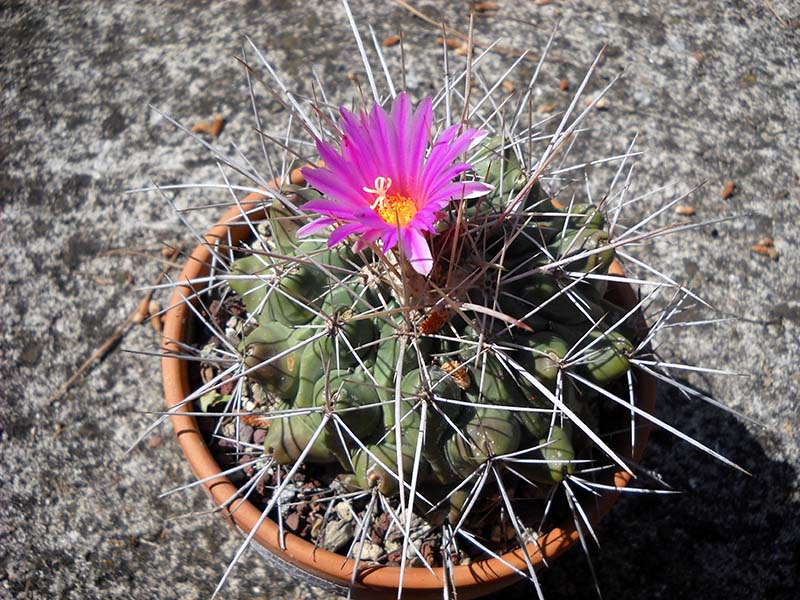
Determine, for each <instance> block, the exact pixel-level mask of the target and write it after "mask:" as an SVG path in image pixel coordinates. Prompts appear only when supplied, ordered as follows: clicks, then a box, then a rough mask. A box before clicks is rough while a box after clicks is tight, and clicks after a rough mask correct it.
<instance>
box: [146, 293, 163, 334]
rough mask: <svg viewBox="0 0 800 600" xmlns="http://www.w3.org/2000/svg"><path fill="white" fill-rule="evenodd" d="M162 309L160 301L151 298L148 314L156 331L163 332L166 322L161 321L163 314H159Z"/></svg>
mask: <svg viewBox="0 0 800 600" xmlns="http://www.w3.org/2000/svg"><path fill="white" fill-rule="evenodd" d="M160 311H161V307H160V306H159V305H158V302H156V301H155V300H151V301H150V302H149V303H148V305H147V314H148V316H149V317H150V325H152V326H153V329H155V331H156V333H161V331H162V330H163V329H164V324H163V323H162V322H161V315H160V314H158V313H159V312H160Z"/></svg>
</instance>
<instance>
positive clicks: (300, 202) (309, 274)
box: [226, 93, 645, 543]
mask: <svg viewBox="0 0 800 600" xmlns="http://www.w3.org/2000/svg"><path fill="white" fill-rule="evenodd" d="M340 114H341V120H340V123H339V127H340V129H341V133H340V138H339V140H338V147H336V146H335V145H334V144H335V141H334V143H329V142H325V141H322V140H317V148H318V150H319V154H320V157H321V158H322V161H321V162H320V163H319V165H317V166H309V167H306V168H304V169H303V175H304V179H306V180H307V181H306V183H305V185H302V186H300V185H285V186H283V187H282V188H281V190H280V192H281V194H282V195H283V196H285V197H286V198H287V199H288V201H287V202H285V203H281V202H277V201H273V202H271V203H270V204H269V205H268V206H267V207H266V208H265V213H266V220H265V224H266V226H267V227H268V232H269V235H268V236H266V237H265V238H264V239H261V240H259V242H258V243H257V244H256V246H255V247H252V248H250V249H249V251H242V252H241V253H240V255H239V257H238V258H236V260H234V261H233V262H232V263H231V265H230V269H229V273H228V276H227V277H226V282H227V285H228V286H229V289H230V290H232V291H233V292H235V294H236V295H237V296H238V297H239V298H240V299H241V301H242V302H243V303H244V306H245V307H246V311H247V315H248V318H247V322H246V324H245V326H244V328H243V331H242V335H241V336H240V341H239V342H238V347H237V351H238V352H239V354H240V356H241V375H243V376H244V378H245V381H246V383H245V384H243V385H244V386H245V387H250V388H256V392H257V394H256V395H258V396H259V397H261V398H263V399H265V403H264V404H263V405H262V406H260V407H259V408H258V411H256V412H257V413H258V414H259V415H260V416H261V417H262V418H263V423H264V427H265V428H267V433H266V437H265V439H264V441H263V450H264V453H265V455H266V456H268V457H269V458H270V460H271V461H272V464H273V465H283V466H287V467H291V466H294V465H300V464H302V465H318V466H319V468H321V469H327V470H333V471H334V472H337V473H338V475H337V476H336V481H337V485H340V486H341V489H343V490H345V491H349V492H352V491H358V490H363V491H372V492H374V493H378V494H380V496H381V497H383V498H384V499H385V500H386V501H387V502H389V503H395V504H396V503H397V502H400V503H401V505H403V506H413V507H415V508H414V511H415V515H416V517H418V518H422V519H423V520H425V521H427V522H429V523H432V524H436V525H441V524H442V523H445V522H446V523H449V525H450V526H453V527H456V526H459V525H460V524H462V523H463V522H465V521H466V520H467V519H468V518H469V516H470V510H471V509H472V508H473V507H474V506H475V504H476V499H477V498H476V494H478V493H479V492H480V490H481V488H482V487H483V484H481V485H480V486H477V485H475V483H476V481H478V480H481V479H483V480H484V481H485V479H486V478H487V477H488V476H489V474H490V473H497V474H499V475H501V476H503V475H504V476H510V477H513V478H515V479H516V480H517V482H518V483H519V482H524V485H525V490H524V492H522V493H521V495H522V496H523V497H525V498H547V497H548V496H550V495H552V493H553V491H554V489H556V488H557V487H558V486H559V485H560V484H561V483H562V482H564V480H565V479H567V478H569V477H571V476H572V475H573V474H574V473H575V472H576V469H579V467H580V465H581V464H582V463H586V462H592V461H594V460H595V459H597V452H598V448H599V451H600V454H601V455H603V454H604V453H607V454H608V455H609V456H611V457H612V459H613V460H615V461H618V462H622V459H621V458H620V457H618V456H617V455H616V454H615V453H613V452H612V451H611V450H610V449H609V448H608V446H607V444H606V442H604V441H603V436H604V435H605V433H604V432H603V431H602V430H601V428H600V426H599V421H600V420H601V419H602V415H601V414H600V413H601V410H600V408H599V404H600V403H599V401H598V399H599V396H600V394H601V391H602V390H606V389H615V388H616V389H618V390H621V391H617V392H615V393H619V394H621V395H623V396H624V395H625V394H626V393H627V389H628V386H629V384H631V383H632V382H633V380H634V379H635V377H636V375H635V374H634V372H633V371H632V366H631V362H630V359H631V357H632V356H633V355H634V354H635V353H636V352H637V351H641V348H640V343H641V342H642V340H643V339H644V334H645V331H644V329H643V324H642V322H641V321H640V319H641V317H640V313H639V311H638V310H636V306H634V307H631V306H620V305H619V304H618V303H617V301H618V299H617V298H616V297H615V296H614V295H609V294H607V293H606V292H607V287H608V280H609V279H613V277H612V276H611V275H609V268H610V267H611V265H612V263H613V262H614V257H615V252H614V245H613V244H611V243H610V242H609V233H608V230H607V227H606V217H605V216H604V214H603V211H602V210H601V207H599V206H597V205H595V204H591V203H579V202H574V201H573V202H568V203H564V202H561V201H559V200H558V199H556V198H554V197H551V196H549V195H547V194H546V193H545V192H544V191H543V189H542V186H541V185H540V184H539V181H538V178H536V177H532V176H531V173H529V172H526V170H525V169H524V168H523V167H522V166H521V164H520V160H519V158H518V156H517V153H516V151H515V147H514V145H513V144H512V143H511V142H510V141H509V140H508V139H506V138H504V137H503V136H502V135H500V136H495V137H487V135H486V133H485V132H483V131H479V130H472V129H466V128H462V127H461V126H460V125H453V126H450V127H448V128H444V129H443V130H441V131H440V132H439V133H438V135H437V134H436V133H435V129H434V123H433V120H432V116H433V112H432V106H431V101H430V99H425V100H423V101H422V102H421V103H420V104H419V105H418V107H417V109H416V111H415V110H414V109H413V108H412V105H411V101H410V100H409V98H408V97H407V96H406V94H405V93H401V94H399V95H398V96H397V97H396V98H395V99H394V100H393V101H392V102H391V106H389V107H387V108H386V109H385V108H383V107H381V106H379V105H376V106H375V107H374V108H373V109H372V110H371V111H370V112H361V113H351V112H350V111H348V110H346V109H341V111H340ZM308 212H310V213H312V214H313V215H314V216H316V218H315V219H314V220H311V221H309V220H308V217H307V213H308ZM267 423H268V425H267ZM304 468H305V466H304ZM626 468H627V467H626ZM492 485H496V484H491V485H490V486H489V487H491V486H492ZM409 514H411V513H410V512H409ZM409 518H410V517H409ZM515 528H518V529H519V532H518V534H519V538H520V543H522V541H523V537H524V535H526V534H525V532H524V529H525V526H523V525H522V522H521V521H520V522H519V523H517V524H516V525H515Z"/></svg>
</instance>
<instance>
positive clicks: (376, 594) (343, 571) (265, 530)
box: [162, 194, 656, 600]
mask: <svg viewBox="0 0 800 600" xmlns="http://www.w3.org/2000/svg"><path fill="white" fill-rule="evenodd" d="M261 200H262V197H261V196H259V195H258V194H251V195H250V196H248V197H247V198H245V199H244V200H243V201H242V205H243V206H244V207H246V208H247V209H253V210H255V209H257V208H258V206H259V203H260V201H261ZM260 216H263V215H258V214H257V213H256V214H253V215H251V218H253V219H256V218H259V217H260ZM250 234H251V230H250V229H249V227H247V226H246V225H244V224H242V218H241V209H240V208H239V207H237V206H234V207H232V208H231V209H230V210H229V211H228V212H227V213H226V214H225V215H224V216H223V217H222V219H221V220H220V221H219V223H218V224H217V225H216V226H215V227H214V228H213V229H212V230H211V231H210V232H209V233H208V234H207V235H206V242H207V243H208V244H210V245H213V244H214V243H215V242H216V241H222V243H224V244H229V243H233V244H236V243H238V242H239V241H240V240H242V239H244V238H245V237H247V236H249V235H250ZM209 263H210V253H209V251H208V249H207V247H206V246H203V245H199V246H197V247H196V248H195V250H194V252H192V255H191V256H190V257H189V259H188V261H187V262H186V266H185V267H184V269H183V272H182V273H181V275H180V277H179V278H178V280H177V282H178V283H179V284H180V283H181V282H184V284H183V285H178V286H177V287H176V289H175V292H174V293H173V295H172V298H171V300H170V303H169V306H170V309H169V310H168V311H167V313H166V315H165V317H164V332H163V333H164V337H163V351H164V357H163V359H162V371H163V383H164V392H165V395H166V403H167V406H168V407H169V408H173V407H175V406H178V405H180V404H181V402H182V401H183V400H184V398H185V397H186V396H188V395H189V394H190V393H191V392H192V390H191V389H190V385H189V363H188V362H187V361H184V360H181V359H180V358H177V357H176V355H179V354H180V349H179V347H178V345H177V344H176V342H178V341H182V340H185V339H186V337H187V325H188V324H189V322H190V320H191V319H193V318H194V315H193V313H192V311H191V310H190V309H189V307H188V306H187V304H186V302H185V300H184V299H185V298H187V297H190V296H191V295H192V294H193V293H194V292H195V291H197V290H194V289H193V288H192V286H191V285H189V284H188V283H185V282H190V281H192V280H195V279H197V278H199V277H203V276H205V275H207V274H208V265H209ZM613 270H615V271H616V273H615V274H618V275H619V274H621V273H622V271H621V269H619V266H618V265H614V266H613V267H612V271H613ZM609 294H610V295H611V296H612V297H613V299H614V300H615V301H617V302H619V303H620V304H621V305H623V306H627V307H632V306H633V305H635V304H636V295H635V293H634V292H633V290H632V289H631V288H630V287H629V286H628V285H627V284H623V283H615V282H612V283H611V284H610V285H609ZM637 382H638V390H637V395H638V398H639V401H640V405H639V406H640V408H642V409H643V410H646V411H648V412H649V411H652V409H653V406H654V403H655V387H656V386H655V380H654V379H653V378H652V377H651V376H649V375H647V374H645V373H642V372H638V373H637ZM190 410H191V407H190V406H186V405H184V406H181V407H180V408H179V409H177V411H176V412H175V414H174V415H173V416H172V417H171V419H172V425H173V427H174V429H175V434H176V436H177V438H178V441H179V442H180V445H181V447H182V448H183V452H184V454H185V455H186V458H187V459H188V461H189V464H190V466H191V468H192V470H193V471H194V474H195V475H196V476H197V477H198V479H207V478H208V481H207V482H206V483H205V484H204V487H205V489H206V491H207V492H208V493H209V495H210V496H211V498H212V499H213V501H214V502H215V503H216V504H217V505H218V506H221V505H223V504H224V503H226V502H227V501H228V500H229V498H231V497H233V496H234V495H235V494H236V492H237V488H236V487H235V486H234V485H233V484H232V483H231V482H230V481H229V480H228V478H227V477H225V476H222V475H220V472H221V468H220V466H219V465H218V464H217V462H216V461H215V459H214V457H213V456H212V454H211V452H210V450H209V449H208V447H207V446H206V444H205V442H204V441H203V435H202V434H201V432H200V429H199V428H198V424H197V421H196V420H195V418H194V417H192V416H187V415H182V414H180V413H181V412H187V411H190ZM648 434H649V428H648V427H647V424H646V423H644V422H642V423H640V429H639V435H638V436H637V442H636V447H635V449H634V452H633V456H631V455H630V448H629V445H630V444H629V441H628V444H627V445H628V448H627V450H626V448H625V445H626V444H625V442H626V441H627V440H628V438H627V436H619V437H620V440H619V442H620V443H619V444H618V445H617V447H615V448H614V449H615V451H616V452H618V453H619V454H620V455H622V456H626V457H627V458H630V459H632V460H633V461H638V460H639V459H640V458H641V456H642V454H643V452H644V447H645V444H646V443H647V438H648ZM612 446H613V444H612ZM630 479H631V476H630V475H629V474H628V473H626V472H625V471H619V472H617V473H616V474H615V475H614V482H615V484H616V486H618V487H624V486H626V485H627V484H628V483H629V481H630ZM618 496H619V493H618V492H610V493H605V494H603V495H602V496H601V497H600V498H599V499H598V501H597V502H596V503H592V504H591V505H590V506H587V507H586V512H587V513H588V517H589V519H590V520H591V521H592V522H593V523H594V522H597V521H599V520H600V519H601V518H602V517H603V516H604V515H605V514H606V513H607V512H608V511H609V509H610V508H611V506H612V505H613V504H614V502H616V500H617V498H618ZM222 514H223V515H224V516H226V518H227V519H228V520H229V521H230V522H231V524H233V525H234V526H235V527H237V528H238V529H239V530H240V531H241V532H242V533H243V534H244V535H247V534H248V533H249V532H251V531H252V530H253V529H254V528H256V527H257V531H256V532H255V534H254V536H253V539H254V540H255V541H256V542H257V544H258V545H260V547H261V548H262V549H263V550H266V552H262V554H264V555H265V557H267V558H268V560H269V561H270V562H272V563H273V564H274V565H275V566H277V567H279V568H284V567H286V568H290V569H291V568H292V567H295V568H296V569H295V570H294V571H293V575H292V576H293V578H295V579H297V578H298V577H299V578H302V579H305V580H307V581H309V582H310V583H313V584H314V585H317V586H321V587H323V588H327V589H328V590H330V591H331V592H334V593H345V594H346V592H347V588H348V587H349V585H350V580H351V577H352V574H353V569H354V567H355V561H354V560H352V559H345V558H344V557H343V556H341V555H338V554H334V553H332V552H328V551H325V550H322V549H319V548H315V547H314V545H313V544H311V543H309V542H307V541H305V540H303V539H301V538H299V537H297V536H295V535H293V534H291V533H288V532H284V543H283V544H281V543H280V540H279V532H278V525H277V524H276V523H274V522H273V521H272V520H270V519H268V518H264V517H263V516H262V513H261V511H260V510H259V509H258V508H256V507H255V506H254V505H253V504H251V503H250V502H249V501H242V500H241V499H238V500H236V501H234V502H233V503H232V504H231V505H230V506H228V508H226V509H224V511H223V512H222ZM578 541H579V536H578V532H577V531H576V529H575V527H574V525H573V524H572V522H571V521H570V522H568V523H566V524H565V525H564V527H563V528H560V527H557V528H554V529H552V530H551V531H550V532H548V533H547V534H546V535H544V536H542V537H540V538H539V540H538V548H537V546H536V545H534V544H529V545H528V547H527V551H528V552H529V553H530V556H531V560H532V562H533V564H534V565H535V566H537V567H538V566H541V565H542V563H543V556H542V555H544V558H545V559H546V560H547V562H551V561H552V560H553V559H554V558H556V557H557V556H559V555H560V554H561V553H562V552H564V551H565V550H567V549H568V548H570V547H572V546H574V545H575V544H576V543H577V542H578ZM503 560H504V561H506V562H507V563H508V564H510V565H513V566H514V567H515V568H516V569H519V570H520V571H522V572H523V573H524V572H526V571H527V565H526V562H525V559H524V558H523V554H522V550H521V549H517V550H515V551H514V552H510V553H507V554H505V555H503ZM297 570H299V571H300V573H298V572H297ZM442 571H443V570H442V569H434V573H436V576H434V575H433V574H432V573H431V572H430V571H428V570H427V569H425V568H421V567H419V568H406V570H405V575H404V578H403V597H404V598H409V599H410V598H414V599H428V598H430V599H431V600H439V599H440V598H441V588H442V577H443V573H442ZM453 579H454V583H455V585H456V588H457V590H458V597H459V600H466V599H469V598H479V597H481V596H484V595H486V594H489V593H491V592H493V591H496V590H499V589H501V588H504V587H506V586H508V585H511V584H512V583H515V582H516V581H518V580H519V575H518V574H516V573H515V572H514V571H513V570H512V569H511V568H510V567H509V566H508V565H507V564H504V563H503V562H501V561H499V560H497V559H486V560H481V561H478V562H475V563H472V564H470V565H466V566H457V567H455V568H454V577H453ZM399 582H400V568H399V567H381V566H368V565H365V564H364V563H363V562H362V563H361V564H360V565H359V573H358V577H357V578H356V580H355V586H354V589H353V590H352V595H351V597H353V598H369V599H371V600H375V599H380V598H387V599H394V598H396V597H397V591H396V590H397V587H398V584H399Z"/></svg>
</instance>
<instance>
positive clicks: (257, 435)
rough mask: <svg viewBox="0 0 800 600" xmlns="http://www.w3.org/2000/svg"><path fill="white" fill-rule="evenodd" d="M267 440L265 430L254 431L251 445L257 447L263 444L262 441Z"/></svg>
mask: <svg viewBox="0 0 800 600" xmlns="http://www.w3.org/2000/svg"><path fill="white" fill-rule="evenodd" d="M265 439H267V430H266V429H256V430H255V431H254V432H253V443H254V444H257V445H259V446H261V445H263V444H264V440H265Z"/></svg>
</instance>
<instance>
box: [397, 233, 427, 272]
mask: <svg viewBox="0 0 800 600" xmlns="http://www.w3.org/2000/svg"><path fill="white" fill-rule="evenodd" d="M401 235H402V239H401V243H402V245H403V252H404V253H405V255H406V259H407V260H408V261H409V262H410V263H411V266H412V267H413V268H414V270H415V271H416V272H417V273H420V274H421V275H427V274H428V273H430V272H431V269H432V268H433V257H432V256H431V247H430V246H429V245H428V240H426V239H425V236H424V235H422V234H421V233H420V232H419V231H417V230H416V229H411V228H405V229H403V231H402V232H401Z"/></svg>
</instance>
